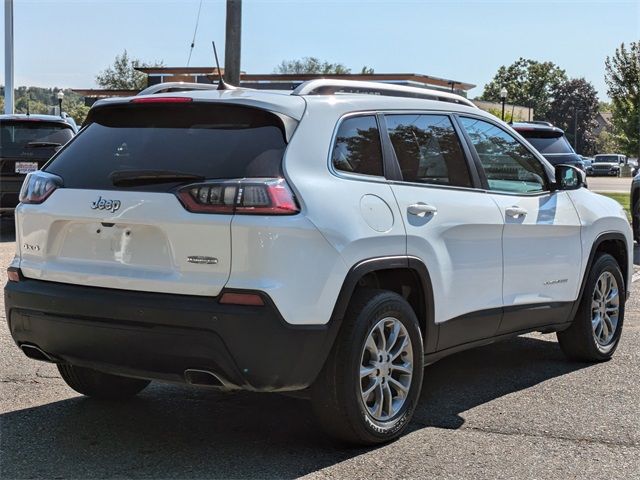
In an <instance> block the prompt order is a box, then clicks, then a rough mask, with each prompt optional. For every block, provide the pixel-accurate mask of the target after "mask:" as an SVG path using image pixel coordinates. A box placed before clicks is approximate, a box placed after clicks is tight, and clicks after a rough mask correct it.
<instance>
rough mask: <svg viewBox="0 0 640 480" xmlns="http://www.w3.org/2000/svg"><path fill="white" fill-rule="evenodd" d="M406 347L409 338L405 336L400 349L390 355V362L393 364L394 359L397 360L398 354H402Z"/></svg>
mask: <svg viewBox="0 0 640 480" xmlns="http://www.w3.org/2000/svg"><path fill="white" fill-rule="evenodd" d="M407 345H409V337H408V336H405V337H404V338H403V339H402V343H401V344H400V347H399V348H398V349H397V350H396V351H395V352H392V353H391V361H392V362H393V361H394V360H395V359H396V358H398V357H399V356H400V354H401V353H402V352H404V351H405V350H406V348H407Z"/></svg>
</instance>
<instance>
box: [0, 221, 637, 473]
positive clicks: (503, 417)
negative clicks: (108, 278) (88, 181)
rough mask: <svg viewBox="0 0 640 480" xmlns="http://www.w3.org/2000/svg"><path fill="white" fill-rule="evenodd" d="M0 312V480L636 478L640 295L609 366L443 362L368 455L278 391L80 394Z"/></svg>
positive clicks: (499, 357)
mask: <svg viewBox="0 0 640 480" xmlns="http://www.w3.org/2000/svg"><path fill="white" fill-rule="evenodd" d="M2 226H3V229H2V242H0V267H1V268H0V272H1V273H0V281H1V282H2V284H3V285H4V283H5V281H6V275H5V270H6V265H7V264H8V263H9V261H10V259H11V258H12V256H13V251H14V243H13V238H12V234H11V232H10V226H8V225H7V224H5V223H3V224H2ZM635 255H636V263H640V249H638V248H636V252H635ZM635 285H637V286H638V287H640V282H636V283H635ZM635 285H634V286H635ZM0 312H1V315H2V319H0V389H1V395H0V472H1V477H2V478H154V479H159V478H181V479H182V478H290V477H299V476H308V477H309V478H366V477H371V478H427V477H436V478H456V479H458V478H469V479H471V478H473V479H480V478H509V479H512V478H557V479H567V478H594V479H595V478H608V479H612V478H620V479H634V478H637V479H640V400H639V399H640V292H639V293H636V294H635V295H633V296H632V298H631V300H630V302H629V303H628V304H627V314H626V319H625V326H624V333H623V338H622V341H621V344H620V347H619V349H618V351H617V353H616V355H615V357H614V359H613V360H611V361H610V362H607V363H603V364H598V365H591V364H582V363H571V362H567V361H566V360H565V359H564V358H563V356H562V354H561V353H560V350H559V348H558V346H557V343H556V341H555V337H554V336H553V335H539V334H532V335H527V336H523V337H518V338H516V339H513V340H509V341H505V342H502V343H498V344H495V345H491V346H487V347H483V348H480V349H476V350H472V351H468V352H464V353H460V354H457V355H454V356H451V357H449V358H447V359H444V360H442V361H440V362H437V363H435V364H433V365H431V366H429V367H427V368H426V370H425V384H424V387H423V392H422V396H421V400H420V403H419V405H418V409H417V412H416V415H415V417H414V421H413V423H412V425H411V428H410V431H409V433H408V434H407V435H405V436H404V437H402V438H401V439H400V440H398V441H396V442H394V443H392V444H389V445H385V446H383V447H379V448H374V449H353V448H343V447H340V446H337V445H333V444H332V443H331V442H330V441H329V440H327V439H326V438H325V437H324V436H323V435H322V434H321V433H320V432H319V430H318V428H317V426H316V425H315V424H314V421H313V418H312V415H311V410H310V407H309V405H308V403H307V402H306V401H304V400H300V399H296V398H291V397H287V396H282V395H275V394H271V395H270V394H248V393H237V394H223V393H217V392H214V391H207V390H198V389H191V388H187V387H182V386H176V385H164V384H153V385H152V386H151V387H150V388H148V389H147V390H145V391H144V392H143V393H142V394H141V395H140V396H139V397H137V398H135V399H134V400H132V401H130V402H125V403H107V402H99V401H94V400H90V399H87V398H84V397H81V396H79V395H78V394H76V393H75V392H73V391H72V390H70V389H69V388H67V387H66V385H65V384H64V382H63V381H62V380H61V379H60V377H59V375H58V373H57V370H56V368H55V367H54V366H53V365H50V364H46V363H40V362H35V361H32V360H29V359H27V358H26V357H25V356H24V355H23V354H22V352H20V351H19V350H18V348H17V347H16V346H15V345H14V344H13V341H12V340H11V338H10V336H9V332H8V329H7V325H6V320H5V318H4V305H2V306H1V308H0Z"/></svg>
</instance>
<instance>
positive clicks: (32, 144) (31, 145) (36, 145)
mask: <svg viewBox="0 0 640 480" xmlns="http://www.w3.org/2000/svg"><path fill="white" fill-rule="evenodd" d="M60 145H62V144H61V143H57V142H29V143H27V145H26V148H45V147H59V146H60Z"/></svg>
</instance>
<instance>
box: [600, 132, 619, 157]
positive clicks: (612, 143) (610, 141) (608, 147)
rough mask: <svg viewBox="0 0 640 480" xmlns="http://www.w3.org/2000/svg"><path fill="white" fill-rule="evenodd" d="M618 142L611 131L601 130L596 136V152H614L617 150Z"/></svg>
mask: <svg viewBox="0 0 640 480" xmlns="http://www.w3.org/2000/svg"><path fill="white" fill-rule="evenodd" d="M618 150H619V149H618V142H617V140H616V137H615V135H614V134H613V133H611V132H607V131H606V130H602V131H601V132H600V133H599V134H598V136H597V137H596V152H597V153H614V152H617V151H618Z"/></svg>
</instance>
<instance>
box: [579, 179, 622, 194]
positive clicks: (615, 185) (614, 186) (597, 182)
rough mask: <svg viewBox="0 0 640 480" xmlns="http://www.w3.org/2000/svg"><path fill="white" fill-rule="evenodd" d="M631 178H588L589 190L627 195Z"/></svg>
mask: <svg viewBox="0 0 640 480" xmlns="http://www.w3.org/2000/svg"><path fill="white" fill-rule="evenodd" d="M631 180H633V179H632V178H618V177H588V178H587V183H588V184H589V190H593V191H594V192H607V193H629V192H630V191H631Z"/></svg>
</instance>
